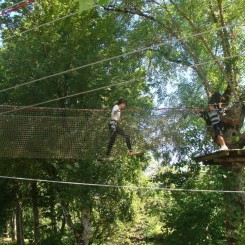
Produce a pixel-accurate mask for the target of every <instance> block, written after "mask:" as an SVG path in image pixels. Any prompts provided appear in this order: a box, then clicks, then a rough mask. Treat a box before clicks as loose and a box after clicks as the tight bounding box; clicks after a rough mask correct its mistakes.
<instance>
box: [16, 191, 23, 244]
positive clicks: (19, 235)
mask: <svg viewBox="0 0 245 245" xmlns="http://www.w3.org/2000/svg"><path fill="white" fill-rule="evenodd" d="M16 229H17V244H18V245H24V229H23V213H22V200H21V194H20V193H19V191H17V193H16Z"/></svg>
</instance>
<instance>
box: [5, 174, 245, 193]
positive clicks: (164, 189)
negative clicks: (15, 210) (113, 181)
mask: <svg viewBox="0 0 245 245" xmlns="http://www.w3.org/2000/svg"><path fill="white" fill-rule="evenodd" d="M0 178H1V179H11V180H21V181H34V182H42V183H53V184H65V185H79V186H88V187H89V186H90V187H104V188H119V189H133V190H152V191H171V192H174V191H175V192H209V193H237V194H244V193H245V191H232V190H229V191H228V190H205V189H204V190H202V189H201V190H200V189H181V188H164V187H148V186H133V185H109V184H94V183H84V182H70V181H58V180H45V179H32V178H21V177H10V176H0Z"/></svg>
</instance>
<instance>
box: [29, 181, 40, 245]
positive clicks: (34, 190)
mask: <svg viewBox="0 0 245 245" xmlns="http://www.w3.org/2000/svg"><path fill="white" fill-rule="evenodd" d="M31 197H32V211H33V221H34V243H35V244H36V245H39V244H40V224H39V209H38V189H37V182H32V183H31Z"/></svg>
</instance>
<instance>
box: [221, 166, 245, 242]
mask: <svg viewBox="0 0 245 245" xmlns="http://www.w3.org/2000/svg"><path fill="white" fill-rule="evenodd" d="M224 174H225V175H226V178H225V180H224V189H225V190H232V191H243V164H240V163H233V164H229V165H228V164H227V166H225V173H224ZM224 203H225V211H226V239H227V244H228V245H233V244H241V236H242V235H243V234H242V232H241V230H240V229H241V227H242V225H243V223H244V213H245V212H244V211H245V195H244V193H225V194H224ZM239 230H240V231H239Z"/></svg>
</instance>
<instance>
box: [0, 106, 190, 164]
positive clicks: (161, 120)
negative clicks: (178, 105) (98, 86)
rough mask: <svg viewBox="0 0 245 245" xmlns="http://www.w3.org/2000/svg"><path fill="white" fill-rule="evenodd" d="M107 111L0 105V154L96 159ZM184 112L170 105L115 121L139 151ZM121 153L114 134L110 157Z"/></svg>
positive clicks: (102, 149) (101, 151)
mask: <svg viewBox="0 0 245 245" xmlns="http://www.w3.org/2000/svg"><path fill="white" fill-rule="evenodd" d="M6 112H8V113H6ZM110 112H111V111H110V110H108V109H105V110H101V109H61V108H47V107H33V108H21V107H6V106H5V107H0V157H2V158H39V159H40V158H42V159H49V158H51V159H83V160H86V159H91V160H96V159H98V158H100V157H102V156H105V153H106V150H107V145H108V142H109V130H108V121H109V118H110ZM188 113H189V112H188ZM184 114H186V111H181V110H179V111H176V110H175V109H162V110H144V109H135V110H124V111H123V114H122V122H121V123H120V125H121V127H122V128H123V129H125V131H126V132H127V133H128V134H129V135H130V138H131V141H132V145H133V148H138V149H139V150H142V151H145V150H150V149H152V148H157V147H159V145H161V144H163V143H162V141H164V140H165V139H164V136H163V135H162V132H163V131H164V125H167V124H169V122H167V120H181V117H182V116H183V115H184ZM177 115H178V116H177ZM169 118H172V119H169ZM126 154H127V147H126V144H125V139H124V138H123V137H120V136H118V137H117V140H116V142H115V145H114V146H113V149H112V155H119V156H120V155H126Z"/></svg>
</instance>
